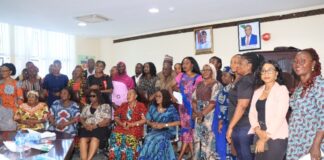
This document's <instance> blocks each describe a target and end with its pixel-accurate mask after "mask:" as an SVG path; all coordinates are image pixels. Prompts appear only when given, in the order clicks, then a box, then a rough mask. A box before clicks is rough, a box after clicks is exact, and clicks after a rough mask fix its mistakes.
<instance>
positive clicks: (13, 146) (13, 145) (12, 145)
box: [3, 141, 30, 152]
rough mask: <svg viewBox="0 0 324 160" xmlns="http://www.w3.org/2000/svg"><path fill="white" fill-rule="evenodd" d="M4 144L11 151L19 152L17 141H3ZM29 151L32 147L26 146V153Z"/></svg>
mask: <svg viewBox="0 0 324 160" xmlns="http://www.w3.org/2000/svg"><path fill="white" fill-rule="evenodd" d="M3 144H4V145H5V146H6V147H7V148H8V149H9V151H11V152H18V151H17V147H16V143H15V141H3ZM28 149H30V147H28V146H26V145H25V146H24V151H27V150H28Z"/></svg>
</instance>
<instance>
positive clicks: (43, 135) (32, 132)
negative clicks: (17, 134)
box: [27, 129, 56, 138]
mask: <svg viewBox="0 0 324 160" xmlns="http://www.w3.org/2000/svg"><path fill="white" fill-rule="evenodd" d="M27 131H28V133H31V134H39V135H40V137H41V138H49V137H55V136H56V134H55V133H53V132H49V131H45V132H44V133H40V132H37V131H34V130H31V129H27Z"/></svg>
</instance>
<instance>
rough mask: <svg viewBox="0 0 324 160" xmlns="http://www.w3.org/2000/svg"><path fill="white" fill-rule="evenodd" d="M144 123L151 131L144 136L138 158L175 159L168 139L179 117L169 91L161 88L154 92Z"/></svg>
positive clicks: (173, 132) (171, 136)
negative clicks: (153, 98) (153, 100)
mask: <svg viewBox="0 0 324 160" xmlns="http://www.w3.org/2000/svg"><path fill="white" fill-rule="evenodd" d="M146 123H147V124H148V125H149V126H151V127H152V131H151V132H150V133H148V134H147V135H146V136H145V140H144V145H143V148H142V150H141V153H140V157H139V160H176V156H175V154H174V150H173V147H172V145H171V141H170V140H171V138H174V137H175V136H176V134H177V133H176V127H175V126H178V125H180V117H179V113H178V111H177V109H176V108H175V107H174V106H173V104H172V101H171V96H170V93H169V91H167V90H165V89H163V90H160V91H158V92H157V93H156V96H155V102H154V103H153V104H152V105H151V106H150V109H149V112H148V113H147V114H146Z"/></svg>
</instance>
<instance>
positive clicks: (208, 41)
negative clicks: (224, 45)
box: [194, 27, 214, 54]
mask: <svg viewBox="0 0 324 160" xmlns="http://www.w3.org/2000/svg"><path fill="white" fill-rule="evenodd" d="M194 34H195V50H196V54H205V53H212V52H213V48H214V47H213V46H214V44H213V28H212V27H206V28H199V29H195V31H194Z"/></svg>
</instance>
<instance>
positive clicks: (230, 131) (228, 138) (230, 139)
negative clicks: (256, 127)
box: [226, 128, 233, 144]
mask: <svg viewBox="0 0 324 160" xmlns="http://www.w3.org/2000/svg"><path fill="white" fill-rule="evenodd" d="M232 132H233V129H232V128H228V129H227V132H226V140H227V142H228V143H229V144H231V143H232Z"/></svg>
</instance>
